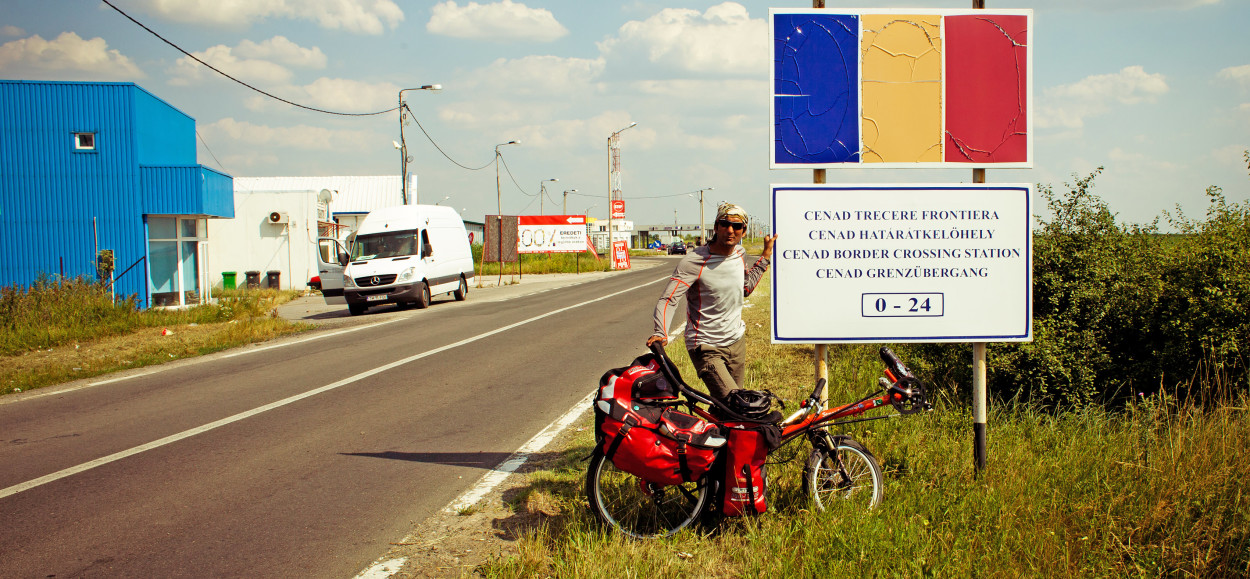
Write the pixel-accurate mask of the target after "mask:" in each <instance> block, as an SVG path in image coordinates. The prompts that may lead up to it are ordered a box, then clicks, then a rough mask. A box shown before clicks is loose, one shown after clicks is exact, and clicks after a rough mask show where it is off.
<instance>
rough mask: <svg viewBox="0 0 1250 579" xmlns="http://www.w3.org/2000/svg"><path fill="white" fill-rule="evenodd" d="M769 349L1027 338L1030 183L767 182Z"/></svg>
mask: <svg viewBox="0 0 1250 579" xmlns="http://www.w3.org/2000/svg"><path fill="white" fill-rule="evenodd" d="M772 190H773V195H772V198H773V199H772V200H773V211H772V214H773V224H772V225H773V231H774V232H778V233H779V235H778V237H777V242H776V246H775V247H774V248H773V267H772V271H773V342H798V343H807V344H812V343H863V342H1023V341H1031V340H1032V339H1033V325H1032V304H1033V282H1032V276H1033V268H1032V250H1033V245H1032V228H1031V223H1032V214H1031V212H1030V200H1031V198H1032V191H1033V187H1032V186H1031V185H1027V184H997V183H996V184H958V185H881V184H871V185H867V184H861V185H823V184H816V185H810V184H806V185H773V187H772Z"/></svg>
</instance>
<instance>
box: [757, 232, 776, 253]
mask: <svg viewBox="0 0 1250 579" xmlns="http://www.w3.org/2000/svg"><path fill="white" fill-rule="evenodd" d="M774 241H777V235H776V234H773V235H765V236H764V251H761V252H760V257H766V258H768V259H772V258H773V242H774Z"/></svg>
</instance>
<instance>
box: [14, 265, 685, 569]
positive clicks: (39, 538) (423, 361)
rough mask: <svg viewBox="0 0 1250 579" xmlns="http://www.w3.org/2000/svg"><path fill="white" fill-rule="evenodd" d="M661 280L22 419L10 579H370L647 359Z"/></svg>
mask: <svg viewBox="0 0 1250 579" xmlns="http://www.w3.org/2000/svg"><path fill="white" fill-rule="evenodd" d="M656 261H659V262H660V265H659V267H652V268H645V267H638V268H636V269H634V270H631V271H628V272H618V273H614V274H611V275H596V276H592V277H590V278H588V279H591V280H593V281H588V282H580V283H576V284H574V285H564V286H561V285H560V284H549V285H550V287H544V286H543V283H542V280H541V278H537V277H535V278H531V279H530V280H529V281H528V282H527V281H526V280H524V279H523V280H522V283H521V284H519V285H515V286H504V287H498V288H494V289H491V290H485V291H476V292H475V291H471V292H470V295H469V299H468V301H466V302H453V301H436V302H435V303H434V304H433V305H432V306H431V307H430V308H429V309H427V310H409V311H404V312H392V311H389V310H390V308H387V309H386V311H384V310H383V309H381V308H380V309H379V314H378V315H366V316H360V317H354V318H347V317H346V316H345V315H343V312H342V311H340V308H333V309H326V308H320V309H319V311H316V312H312V313H309V314H307V315H306V316H303V317H305V318H308V319H310V320H315V321H318V322H319V323H324V324H325V325H326V326H327V328H325V329H323V330H320V331H319V332H316V333H314V334H312V335H308V334H305V335H303V336H300V337H297V338H294V339H291V340H286V341H283V342H279V343H276V344H266V345H263V346H260V347H249V348H244V349H239V350H235V351H232V352H229V353H225V354H219V355H214V356H210V357H206V358H201V359H198V360H195V361H192V362H189V363H181V364H178V365H176V366H170V367H162V368H161V369H159V370H157V371H155V372H152V373H148V374H144V373H141V372H140V373H133V374H132V375H129V377H127V378H125V379H122V380H118V381H114V382H109V383H105V384H99V385H94V386H89V387H86V386H87V384H79V385H76V386H74V388H70V389H65V390H64V391H62V392H59V393H55V394H49V393H48V392H40V391H35V392H32V393H30V396H22V397H13V398H10V397H6V399H5V400H4V401H3V402H0V577H6V578H8V577H14V578H16V577H40V578H46V577H81V576H110V577H238V576H248V577H257V576H260V577H296V576H298V577H352V576H354V575H355V574H356V573H358V572H359V571H360V570H362V569H364V568H366V567H367V566H368V565H369V564H370V563H371V562H372V561H374V560H375V559H376V558H377V557H378V556H379V555H381V554H382V553H385V552H386V550H387V548H388V546H389V543H390V542H393V541H397V540H399V539H400V538H402V537H403V536H404V535H405V534H406V533H407V532H408V531H409V530H410V529H411V528H412V526H413V524H414V523H415V522H419V521H421V520H422V519H424V518H425V517H427V516H428V515H430V514H431V513H433V512H435V511H436V510H438V509H440V508H442V507H444V506H445V505H447V504H448V503H449V502H450V501H452V500H453V499H454V498H456V497H457V496H458V495H459V494H460V493H461V492H463V491H464V490H465V489H466V488H467V487H468V486H469V485H471V484H472V483H473V482H475V481H476V480H477V479H478V478H479V477H480V476H481V475H482V474H483V473H484V472H485V470H488V469H491V468H493V467H494V466H496V465H497V464H498V463H499V462H501V461H502V460H503V459H505V458H506V457H507V456H509V455H510V454H511V453H512V452H513V451H514V450H516V449H517V448H518V447H519V446H521V445H522V444H524V443H525V442H526V441H527V440H529V439H530V438H531V437H532V436H534V434H535V433H537V432H538V431H540V430H541V429H542V428H543V427H545V426H546V425H547V424H549V423H550V422H552V421H553V420H554V419H556V418H557V417H558V416H559V415H561V414H563V413H564V412H566V411H567V410H568V409H569V408H570V407H571V406H572V405H574V404H575V403H576V402H577V401H579V400H581V399H582V398H583V397H585V396H586V394H587V393H589V392H590V391H591V390H592V389H593V388H594V386H595V384H596V382H597V380H598V378H599V376H600V375H601V374H602V373H603V372H604V371H605V370H606V369H608V368H611V367H616V366H621V365H624V364H626V363H628V362H629V360H631V359H632V358H633V357H634V356H636V355H638V354H641V353H642V352H643V351H644V347H643V342H644V341H645V338H646V336H647V335H648V334H649V333H650V310H651V308H652V307H653V306H654V303H655V300H656V299H657V297H658V296H659V293H660V291H661V289H662V283H663V280H664V279H666V278H667V276H668V275H669V273H670V272H671V270H670V268H671V267H672V264H673V263H674V262H673V261H672V260H668V259H662V260H656ZM646 264H647V263H646V262H645V261H642V262H640V263H638V264H637V265H639V266H645V265H646ZM505 281H506V278H505ZM527 283H529V284H531V285H529V286H527ZM531 288H537V289H531ZM338 326H341V327H338ZM98 381H99V380H97V382H98ZM54 391H55V390H54V389H53V390H49V392H54ZM93 461H94V462H93ZM41 477H45V478H43V479H42V480H41Z"/></svg>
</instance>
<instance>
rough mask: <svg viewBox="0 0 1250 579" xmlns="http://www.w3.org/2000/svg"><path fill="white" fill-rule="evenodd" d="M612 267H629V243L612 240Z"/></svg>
mask: <svg viewBox="0 0 1250 579" xmlns="http://www.w3.org/2000/svg"><path fill="white" fill-rule="evenodd" d="M612 269H629V243H628V242H625V241H613V242H612Z"/></svg>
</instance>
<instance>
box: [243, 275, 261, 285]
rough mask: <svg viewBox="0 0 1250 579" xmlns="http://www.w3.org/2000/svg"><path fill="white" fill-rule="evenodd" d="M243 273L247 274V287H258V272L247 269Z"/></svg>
mask: <svg viewBox="0 0 1250 579" xmlns="http://www.w3.org/2000/svg"><path fill="white" fill-rule="evenodd" d="M244 273H245V274H246V275H247V289H260V272H259V271H247V272H244Z"/></svg>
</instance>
